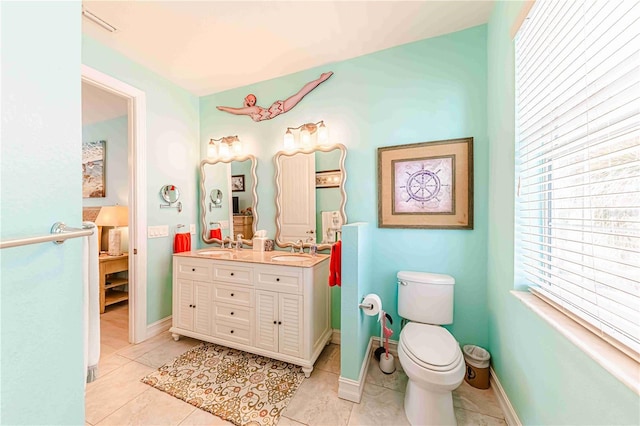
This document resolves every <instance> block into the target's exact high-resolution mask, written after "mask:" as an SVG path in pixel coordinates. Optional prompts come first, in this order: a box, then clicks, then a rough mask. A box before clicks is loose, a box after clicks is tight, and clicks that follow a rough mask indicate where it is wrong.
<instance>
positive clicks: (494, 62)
mask: <svg viewBox="0 0 640 426" xmlns="http://www.w3.org/2000/svg"><path fill="white" fill-rule="evenodd" d="M521 6H522V2H497V3H496V6H495V8H494V10H493V13H492V15H491V20H490V22H489V32H488V51H487V52H488V68H489V73H488V80H487V85H488V102H487V109H488V120H489V121H488V125H489V126H488V130H489V140H490V149H489V170H490V175H489V194H488V199H487V200H488V206H489V223H488V227H489V232H488V245H487V252H488V253H489V254H490V255H489V257H488V259H487V262H488V263H487V265H488V266H487V286H488V287H487V288H488V303H489V304H488V307H489V313H488V315H489V350H490V352H491V356H492V363H493V368H494V370H495V371H496V373H497V375H498V377H499V379H500V382H501V383H502V386H503V387H504V389H505V391H506V393H507V395H508V397H509V400H510V401H511V403H512V405H513V406H514V408H515V410H516V411H517V414H518V417H519V418H520V420H521V421H522V423H523V424H532V425H533V424H545V425H561V424H566V425H578V424H585V425H586V424H589V425H596V424H597V425H610V424H634V425H637V424H640V399H639V398H638V395H636V394H635V393H634V392H633V391H631V390H630V389H629V388H627V387H626V386H625V385H623V384H622V383H621V382H619V381H618V380H617V379H615V378H614V377H613V376H612V375H611V374H610V373H608V372H606V371H605V370H604V369H602V368H601V367H600V366H599V365H598V364H596V363H595V362H594V361H593V360H592V359H591V358H589V357H587V356H586V355H585V354H584V352H582V351H581V350H579V349H578V348H577V347H576V346H575V345H573V344H572V343H570V342H569V341H568V340H567V339H566V338H564V337H563V336H561V335H560V334H559V333H558V332H557V331H556V330H555V329H553V328H552V327H551V326H550V325H549V324H547V323H546V322H545V321H543V320H542V319H541V318H540V317H539V316H538V315H537V314H535V313H533V312H532V311H531V310H530V309H528V308H526V307H525V306H524V305H523V304H522V303H521V302H520V301H519V300H518V299H516V298H515V297H514V296H512V295H511V294H510V293H509V292H510V290H513V288H514V268H513V262H514V234H513V225H514V213H513V212H514V193H515V188H514V182H515V176H514V150H515V142H514V141H515V130H514V123H515V113H514V111H515V87H514V50H513V43H512V40H511V37H510V35H509V31H510V29H511V26H512V23H513V21H514V19H515V18H516V16H517V14H518V13H519V11H520V8H521Z"/></svg>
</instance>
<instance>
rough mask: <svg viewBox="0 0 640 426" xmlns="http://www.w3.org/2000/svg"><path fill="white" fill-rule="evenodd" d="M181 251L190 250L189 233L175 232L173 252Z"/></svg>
mask: <svg viewBox="0 0 640 426" xmlns="http://www.w3.org/2000/svg"><path fill="white" fill-rule="evenodd" d="M183 251H191V234H188V233H184V234H176V236H175V238H174V239H173V252H174V253H182V252H183Z"/></svg>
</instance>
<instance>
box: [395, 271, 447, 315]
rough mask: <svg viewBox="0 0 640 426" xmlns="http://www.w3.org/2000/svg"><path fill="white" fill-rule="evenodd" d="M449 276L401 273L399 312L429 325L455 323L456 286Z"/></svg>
mask: <svg viewBox="0 0 640 426" xmlns="http://www.w3.org/2000/svg"><path fill="white" fill-rule="evenodd" d="M454 284H455V280H454V279H453V277H451V276H449V275H441V274H431V273H428V272H409V271H400V272H398V314H399V315H400V316H401V317H402V318H406V319H408V320H411V321H416V322H421V323H425V324H434V325H443V324H451V323H453V285H454Z"/></svg>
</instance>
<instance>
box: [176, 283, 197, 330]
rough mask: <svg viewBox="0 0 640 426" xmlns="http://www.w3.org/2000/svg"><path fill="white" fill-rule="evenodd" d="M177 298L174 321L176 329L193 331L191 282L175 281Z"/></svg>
mask: <svg viewBox="0 0 640 426" xmlns="http://www.w3.org/2000/svg"><path fill="white" fill-rule="evenodd" d="M176 282H177V286H178V289H177V292H176V294H177V297H178V300H176V301H174V303H176V313H175V316H176V318H175V321H176V325H177V327H178V328H182V329H185V330H193V319H194V309H193V285H194V284H193V281H191V280H185V279H180V278H179V279H177V280H176Z"/></svg>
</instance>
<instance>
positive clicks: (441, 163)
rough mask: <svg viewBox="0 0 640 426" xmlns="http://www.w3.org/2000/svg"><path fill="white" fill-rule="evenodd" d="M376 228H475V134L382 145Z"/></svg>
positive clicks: (379, 151) (379, 154) (379, 161)
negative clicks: (430, 140) (431, 140)
mask: <svg viewBox="0 0 640 426" xmlns="http://www.w3.org/2000/svg"><path fill="white" fill-rule="evenodd" d="M378 227H380V228H432V229H473V138H462V139H450V140H443V141H434V142H422V143H416V144H408V145H398V146H388V147H381V148H378Z"/></svg>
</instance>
